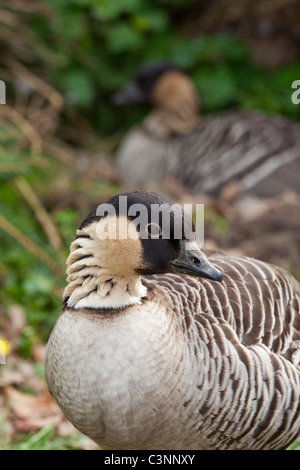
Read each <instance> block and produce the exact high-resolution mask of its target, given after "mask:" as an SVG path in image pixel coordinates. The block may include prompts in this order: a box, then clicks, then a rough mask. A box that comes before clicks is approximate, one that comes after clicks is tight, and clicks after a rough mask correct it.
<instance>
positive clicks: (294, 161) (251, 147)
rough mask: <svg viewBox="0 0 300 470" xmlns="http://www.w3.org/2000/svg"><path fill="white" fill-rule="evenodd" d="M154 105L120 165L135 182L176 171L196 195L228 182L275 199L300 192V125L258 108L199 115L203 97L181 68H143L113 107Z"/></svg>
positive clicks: (144, 182)
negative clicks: (277, 196) (247, 110)
mask: <svg viewBox="0 0 300 470" xmlns="http://www.w3.org/2000/svg"><path fill="white" fill-rule="evenodd" d="M131 102H138V103H148V104H150V105H152V107H153V109H152V111H151V112H150V114H149V115H148V116H147V117H146V118H145V120H144V121H143V122H142V124H141V125H138V126H137V127H135V128H134V129H133V130H131V131H130V132H129V134H128V135H127V137H126V138H125V140H124V142H123V143H122V144H121V146H120V149H119V151H118V153H117V157H116V162H117V168H118V170H119V172H120V174H121V178H122V179H123V180H124V181H125V182H126V183H128V184H129V185H135V186H136V185H140V186H143V185H146V186H147V185H149V184H150V183H153V182H155V183H159V182H162V181H163V180H164V178H165V177H166V176H167V175H171V176H173V177H174V178H175V179H176V180H177V181H178V182H180V183H181V184H182V185H183V186H184V187H185V188H186V189H187V190H189V191H190V192H192V193H202V194H207V195H212V196H220V195H221V194H222V192H223V191H224V188H226V187H228V186H229V183H238V185H237V187H238V193H239V194H240V193H243V194H245V193H246V194H249V195H253V196H258V197H273V196H276V195H278V194H281V193H283V192H284V191H286V190H294V191H297V192H300V126H299V125H298V124H297V123H293V122H291V121H289V120H288V119H285V118H282V117H276V118H272V117H268V116H265V115H263V114H261V113H259V112H251V113H250V112H249V113H246V112H224V113H220V114H218V115H214V116H212V117H208V118H206V119H203V120H202V119H201V117H200V99H199V96H198V93H197V91H196V88H195V86H194V84H193V83H192V81H191V80H190V78H189V77H188V76H187V75H186V74H185V73H184V72H182V71H181V70H179V69H178V68H177V67H175V66H173V65H169V64H165V63H159V64H154V65H149V66H144V67H142V68H141V69H140V70H139V71H138V73H137V75H136V78H135V81H134V82H133V83H132V84H130V85H129V86H127V87H126V88H125V89H124V90H121V91H120V92H118V93H117V94H115V95H114V97H113V103H114V104H115V105H125V104H128V103H131Z"/></svg>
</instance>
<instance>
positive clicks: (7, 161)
mask: <svg viewBox="0 0 300 470" xmlns="http://www.w3.org/2000/svg"><path fill="white" fill-rule="evenodd" d="M211 3H212V4H213V6H212V7H211V8H210V6H209V4H210V2H207V1H196V0H175V1H170V0H162V1H158V0H151V1H150V0H117V1H111V0H69V1H59V0H44V1H41V2H35V1H34V0H26V1H21V0H10V1H8V0H4V1H3V2H1V6H0V79H2V80H4V81H5V83H6V86H7V104H6V105H0V240H1V257H0V288H1V289H0V305H1V306H0V329H1V317H2V318H3V317H5V316H6V315H7V311H8V308H9V307H10V306H11V305H13V304H16V303H17V304H21V305H22V306H23V308H24V309H25V312H26V316H27V320H28V324H29V325H30V327H27V328H25V330H24V332H23V335H22V338H21V341H20V346H19V348H20V352H21V354H22V355H23V356H25V357H30V354H31V348H32V346H33V345H34V343H35V342H36V341H40V340H43V341H46V339H47V337H48V335H49V332H50V330H51V328H52V326H53V325H54V322H55V320H56V318H57V315H58V314H59V312H60V309H61V292H62V289H63V287H64V285H65V260H66V257H67V254H68V250H69V244H70V242H71V241H72V239H73V238H74V234H75V230H76V228H77V227H78V224H79V223H80V221H81V220H82V219H83V218H84V217H85V216H86V215H87V213H88V211H89V210H93V209H94V208H95V207H96V206H97V205H98V204H99V203H101V202H102V201H103V200H105V199H106V198H107V197H109V196H110V195H111V194H114V193H115V192H117V190H118V189H119V187H120V184H119V182H118V179H117V178H116V177H115V175H114V173H113V171H112V169H111V167H110V165H109V162H110V161H111V160H110V158H111V157H112V156H113V153H114V150H115V149H116V147H117V145H118V142H119V141H120V139H121V138H122V135H123V134H124V133H125V132H126V131H127V129H128V128H129V127H131V126H132V125H133V124H134V123H135V122H138V121H139V120H140V119H141V117H142V116H143V115H144V114H145V112H146V108H144V109H141V108H140V107H135V106H132V107H130V108H126V109H125V108H124V109H123V108H120V109H114V108H113V107H112V105H111V102H110V99H111V95H112V94H113V93H114V92H115V91H116V90H118V89H119V88H120V87H122V86H123V85H124V84H126V83H127V82H128V81H130V79H131V78H132V76H133V75H134V73H135V70H136V68H137V66H139V65H140V64H142V63H145V62H150V61H155V60H162V59H165V60H167V61H169V62H173V63H175V64H177V65H179V66H181V67H183V68H184V69H185V70H186V71H187V72H189V73H190V74H191V76H192V77H193V79H194V81H195V84H196V86H197V88H198V90H199V93H200V95H201V99H202V112H203V114H204V115H206V114H209V113H213V112H217V111H219V110H226V109H230V108H240V109H246V110H252V109H260V110H262V111H264V112H266V113H268V114H270V115H276V114H280V115H286V116H288V117H290V118H292V119H296V120H297V119H300V114H299V110H300V107H299V106H298V107H297V106H295V105H293V104H292V102H291V83H292V82H293V81H294V80H295V79H299V78H300V60H299V37H296V38H295V44H297V48H298V49H297V54H296V55H295V56H294V57H291V59H290V60H289V62H287V61H286V60H283V61H282V63H279V64H277V65H276V67H274V66H273V67H270V66H269V64H266V66H264V64H263V63H261V61H260V62H259V61H255V56H254V55H253V51H252V49H251V47H252V44H251V41H250V42H249V41H247V38H245V37H244V36H243V34H235V31H234V29H232V24H240V23H241V22H239V21H240V19H241V18H242V16H241V15H242V14H243V12H242V13H241V9H242V6H243V5H244V6H245V5H246V3H247V2H246V3H245V2H237V1H236V2H234V1H231V2H230V4H231V5H233V4H234V3H235V4H236V5H239V7H238V8H239V9H238V10H237V11H238V12H239V13H238V14H237V17H236V19H235V20H234V21H235V23H234V21H233V20H232V19H231V18H229V19H228V22H227V26H226V21H225V15H223V17H222V20H221V19H220V17H217V18H216V19H214V16H213V15H212V13H211V12H212V9H214V13H215V10H216V9H218V6H217V5H215V6H214V2H211ZM260 3H261V5H262V4H265V3H266V2H260ZM275 3H276V2H275ZM293 3H294V4H295V5H296V6H297V5H298V7H299V3H298V2H293ZM223 4H224V2H220V5H223ZM285 4H289V2H285ZM276 5H277V4H276ZM276 5H274V6H273V10H272V9H271V10H272V11H271V12H270V15H271V17H272V18H273V17H274V15H275V16H276V15H277V17H279V18H280V17H281V10H280V8H279V9H278V5H277V6H276ZM223 6H224V5H223ZM276 8H277V9H276ZM245 9H246V6H245ZM220 11H221V10H220ZM228 12H229V13H230V12H231V10H228ZM244 14H245V15H246V14H247V11H246V10H245V11H244ZM257 14H260V13H259V12H258V13H257ZM261 14H262V17H263V18H262V19H263V20H264V19H265V17H264V15H267V17H268V15H269V13H268V11H267V13H265V12H264V10H262V13H261ZM239 15H240V16H239ZM270 15H269V16H270ZM277 17H276V18H277ZM282 18H284V15H282ZM249 21H250V20H249ZM252 21H256V20H255V18H254V20H253V18H252ZM228 24H230V25H231V26H230V27H228ZM197 25H198V26H197ZM207 25H208V26H207ZM214 25H215V26H214ZM224 25H225V26H224ZM238 32H239V33H240V31H239V30H238ZM293 34H294V33H293ZM294 36H295V34H294ZM267 55H268V54H267V52H266V60H267ZM279 62H280V60H279ZM91 168H92V169H91ZM90 169H91V170H90ZM213 224H215V225H216V226H217V227H219V226H220V224H221V229H222V230H226V226H224V223H223V221H222V220H219V219H218V220H214V221H213ZM45 432H46V434H47V433H48V432H50V431H49V430H46V431H45ZM46 434H45V433H43V432H41V433H40V434H38V437H35V438H32V442H31V441H30V443H29V444H30V445H31V444H32V446H33V447H34V446H35V445H36V442H37V441H36V439H44V437H45V435H46ZM29 444H27V445H29Z"/></svg>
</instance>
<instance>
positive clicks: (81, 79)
mask: <svg viewBox="0 0 300 470" xmlns="http://www.w3.org/2000/svg"><path fill="white" fill-rule="evenodd" d="M61 78H62V85H63V88H64V90H65V93H66V98H67V100H68V101H69V102H70V103H72V104H73V105H74V104H79V105H83V106H88V105H90V104H91V102H92V101H93V98H94V96H95V85H94V81H93V79H92V77H91V76H90V75H89V73H88V71H85V70H78V69H72V70H69V71H67V72H66V73H65V74H64V75H62V76H61Z"/></svg>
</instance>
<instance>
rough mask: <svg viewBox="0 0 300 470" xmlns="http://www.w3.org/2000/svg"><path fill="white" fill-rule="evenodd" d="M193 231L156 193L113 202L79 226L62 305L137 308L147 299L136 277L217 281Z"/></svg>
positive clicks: (125, 195) (174, 206)
mask: <svg viewBox="0 0 300 470" xmlns="http://www.w3.org/2000/svg"><path fill="white" fill-rule="evenodd" d="M184 227H185V228H187V229H185V230H182V228H184ZM193 231H194V227H193V223H192V221H191V219H190V216H189V215H188V214H187V213H186V212H185V211H183V209H182V208H181V207H180V206H179V205H178V204H174V203H172V201H170V200H168V199H166V198H164V197H162V196H160V195H158V194H156V193H152V192H148V191H134V192H129V193H123V194H119V195H117V196H114V197H112V198H111V199H110V200H109V201H107V203H105V204H103V205H101V206H99V207H98V209H97V211H96V212H94V213H91V214H90V215H89V216H88V217H87V218H86V219H85V220H84V221H83V223H82V224H81V226H80V228H79V230H78V231H77V238H76V240H75V241H74V242H73V243H72V244H71V252H70V255H69V257H68V260H67V266H68V267H67V273H68V278H67V280H68V283H69V284H68V286H67V287H66V289H65V291H64V296H63V297H64V302H65V303H66V304H67V306H68V307H73V308H122V307H125V306H128V305H133V304H135V303H141V299H142V298H143V297H145V296H146V293H147V291H146V288H145V287H144V286H143V285H142V282H141V275H152V274H160V273H168V272H181V273H185V274H190V275H194V276H200V277H206V278H209V279H212V280H217V281H221V280H222V273H221V272H220V271H219V270H217V269H216V268H214V267H213V266H212V265H211V264H210V263H209V261H208V259H207V257H206V256H205V254H204V253H203V252H202V251H201V250H199V248H198V247H197V245H196V243H195V241H194V233H193ZM182 232H183V233H182Z"/></svg>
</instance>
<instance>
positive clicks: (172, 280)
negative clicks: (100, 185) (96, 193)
mask: <svg viewBox="0 0 300 470" xmlns="http://www.w3.org/2000/svg"><path fill="white" fill-rule="evenodd" d="M95 223H96V221H95V219H94V218H91V219H90V221H89V223H88V224H87V225H85V224H83V226H82V228H81V229H80V230H79V231H78V237H77V239H76V241H75V242H74V244H72V250H71V254H70V257H69V265H68V266H69V267H68V273H69V277H68V280H69V285H68V287H67V288H66V290H65V302H66V307H65V309H64V310H63V312H62V314H61V316H60V317H59V319H58V321H57V324H56V326H55V328H54V330H53V332H52V335H51V337H50V340H49V343H48V347H47V355H46V367H45V370H46V380H47V383H48V387H49V389H50V391H51V393H52V394H53V396H54V398H55V399H56V401H57V402H58V404H59V405H60V407H61V408H62V410H63V412H64V413H65V415H66V416H67V417H68V419H69V420H70V421H71V422H72V423H73V424H74V425H75V426H76V427H77V428H78V429H79V430H80V431H82V432H83V433H85V434H87V435H88V436H89V437H91V438H92V439H94V440H95V441H96V442H97V443H98V444H99V445H100V446H101V447H102V448H107V449H281V448H286V447H287V445H288V444H289V443H290V442H291V441H293V440H294V439H295V438H296V437H297V436H298V435H299V434H300V365H299V364H300V357H299V339H300V315H299V312H300V286H299V284H298V283H297V281H296V280H295V279H294V278H293V277H292V276H291V275H290V274H288V273H287V272H285V271H283V270H281V269H280V268H277V267H275V266H272V265H268V264H266V263H263V262H260V261H257V260H253V259H249V258H238V257H228V256H224V255H221V254H214V255H213V256H211V257H210V262H211V263H212V264H213V266H214V268H213V270H211V269H210V270H209V271H203V268H201V265H202V266H203V265H205V266H207V263H206V262H205V263H204V260H205V259H206V258H203V256H204V255H203V254H201V252H200V251H199V252H198V255H199V256H198V255H197V253H196V252H194V254H195V256H196V257H197V256H198V260H199V262H200V264H199V263H198V264H197V266H196V265H193V263H194V261H191V262H190V265H189V266H190V269H191V270H194V274H195V275H197V274H196V273H197V272H198V276H203V275H208V274H207V273H208V272H209V273H210V276H211V278H212V279H218V280H221V278H220V276H219V275H218V273H219V272H220V271H222V272H223V281H222V282H215V281H214V280H210V279H203V278H202V277H193V276H191V275H184V274H176V273H174V272H173V273H171V272H168V271H171V266H178V261H176V260H175V262H173V261H172V263H173V264H172V265H171V264H169V261H170V260H172V259H174V257H175V252H176V250H175V251H174V252H173V254H172V255H171V254H170V253H171V252H172V250H173V248H171V246H173V244H174V243H175V242H174V240H173V241H169V240H168V241H165V240H161V239H158V240H151V241H150V243H148V242H149V240H147V242H145V243H144V242H142V246H143V250H144V251H143V254H142V257H141V258H139V261H138V260H137V262H138V263H139V264H138V266H139V267H138V270H146V266H148V268H147V269H148V271H149V274H147V273H145V274H146V275H143V276H142V277H141V278H136V282H135V283H134V285H132V284H130V282H127V283H125V284H126V289H125V288H124V289H123V297H122V285H123V284H124V279H125V278H124V276H123V277H122V276H119V277H114V278H112V277H111V276H110V277H106V278H105V279H106V280H104V278H103V283H105V286H106V288H105V289H106V290H105V294H104V288H103V283H101V284H100V285H98V287H97V288H96V292H95V285H97V282H96V280H95V279H94V278H95V277H96V278H98V276H99V273H100V270H103V269H105V268H104V267H103V266H105V260H104V255H103V256H102V257H101V256H100V257H99V256H98V254H97V251H95V248H96V246H97V245H96V244H97V243H99V241H97V240H95V238H94V235H93V234H95V230H94V228H95V226H94V224H95ZM118 242H120V240H118ZM152 242H155V245H153V243H152ZM164 242H166V244H165V248H164V250H163V251H162V252H161V253H162V256H163V253H167V252H168V253H169V254H168V255H166V256H167V257H166V259H165V260H164V261H165V263H166V264H165V267H162V265H161V268H160V269H158V268H157V270H158V271H160V272H161V274H154V273H153V272H154V271H155V266H154V265H152V267H151V257H149V252H152V248H151V247H154V246H156V247H157V248H156V249H155V252H157V250H159V249H160V246H161V245H160V244H163V243H164ZM95 243H96V244H95ZM122 243H123V241H122ZM124 243H127V241H124ZM136 243H137V245H136V248H137V247H138V246H141V243H140V240H137V241H136ZM143 243H144V244H143ZM169 245H170V246H169ZM100 246H101V243H100V245H98V249H99V250H100ZM124 246H125V245H124ZM174 246H175V245H174ZM176 246H177V245H176ZM91 247H92V249H91ZM145 247H147V250H148V252H147V253H145ZM129 248H130V246H129ZM149 250H150V251H149ZM105 251H107V250H105ZM129 251H130V250H129V249H128V250H127V251H126V253H125V254H124V256H125V257H128V256H129V254H128V253H129ZM136 251H138V250H136ZM84 252H85V253H86V254H85V255H83V253H84ZM100 252H101V250H100ZM114 252H115V250H113V251H111V252H110V257H112V261H111V265H112V266H113V265H114ZM117 256H118V262H119V264H116V269H117V266H118V265H120V267H122V266H123V269H124V266H128V265H129V263H128V260H127V261H126V260H125V261H126V263H125V264H123V262H124V259H121V257H120V253H118V254H117ZM153 256H154V254H153ZM145 257H146V258H145ZM98 259H102V264H101V267H100V266H99V265H98V264H97V263H98ZM128 259H129V258H128ZM145 259H147V262H146V264H144V261H143V260H145ZM179 259H182V258H179ZM116 260H117V258H116ZM167 260H169V261H167ZM176 263H177V264H176ZM97 266H98V271H97ZM132 266H134V264H132ZM199 266H200V267H199ZM135 269H136V268H135ZM200 269H202V271H201V274H200ZM164 271H165V273H164ZM126 275H127V276H129V274H128V273H127V274H126ZM132 275H133V273H132ZM129 277H130V276H129ZM122 283H123V284H122ZM139 285H142V286H143V288H144V290H142V289H141V288H140V287H139ZM88 286H89V287H88ZM130 286H131V287H130ZM132 286H133V287H132ZM114 289H120V294H119V298H120V299H121V298H122V299H123V300H120V305H119V307H117V306H115V307H114V308H107V307H106V308H103V307H101V305H102V303H103V302H104V300H103V299H104V298H105V299H107V298H108V299H109V298H110V296H112V292H113V291H114ZM134 289H135V293H137V292H140V294H139V295H140V298H139V299H137V300H135V301H134V302H131V301H129V300H128V299H129V298H128V295H129V294H130V295H131V297H130V298H131V299H132V298H133V297H132V294H133V292H132V291H133V290H134ZM125 291H126V292H125ZM76 292H77V293H76ZM100 292H102V295H100ZM125 294H126V295H127V297H125ZM137 295H138V294H137ZM71 299H72V300H71ZM126 299H127V300H126ZM70 302H71V303H70ZM77 302H81V304H80V305H82V302H86V304H85V307H77V305H79V304H77ZM126 302H127V303H128V305H126V306H122V303H123V304H125V303H126ZM71 304H72V305H73V306H72V307H71V306H70V305H71Z"/></svg>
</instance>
